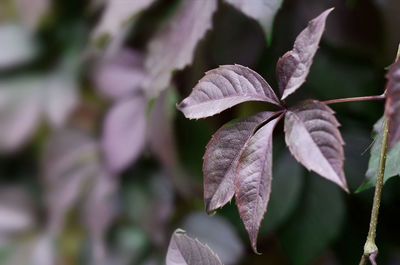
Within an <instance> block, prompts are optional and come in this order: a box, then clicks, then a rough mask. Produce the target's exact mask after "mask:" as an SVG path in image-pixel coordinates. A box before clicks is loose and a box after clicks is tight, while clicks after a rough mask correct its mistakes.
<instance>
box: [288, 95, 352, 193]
mask: <svg viewBox="0 0 400 265" xmlns="http://www.w3.org/2000/svg"><path fill="white" fill-rule="evenodd" d="M339 125H340V124H339V122H338V121H337V120H336V118H335V116H334V111H333V110H332V109H330V108H329V107H328V106H327V105H326V104H324V103H322V102H319V101H316V100H307V101H304V102H303V103H302V104H300V105H298V106H297V107H295V108H292V109H289V110H288V111H287V113H286V117H285V140H286V144H287V146H288V147H289V150H290V152H291V153H292V154H293V156H294V157H295V158H296V159H297V161H299V162H300V163H301V164H302V165H303V166H305V167H306V168H307V169H308V170H312V171H314V172H316V173H318V174H319V175H321V176H322V177H324V178H326V179H328V180H330V181H332V182H334V183H336V184H338V185H339V186H340V187H341V188H343V189H344V190H345V191H348V188H347V183H346V179H345V176H344V171H343V161H344V152H343V145H344V142H343V139H342V136H341V134H340V131H339V129H338V127H339Z"/></svg>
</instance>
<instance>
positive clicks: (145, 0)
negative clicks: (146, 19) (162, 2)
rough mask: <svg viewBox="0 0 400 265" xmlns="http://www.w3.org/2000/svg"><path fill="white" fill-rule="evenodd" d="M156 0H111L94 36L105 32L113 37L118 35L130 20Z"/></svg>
mask: <svg viewBox="0 0 400 265" xmlns="http://www.w3.org/2000/svg"><path fill="white" fill-rule="evenodd" d="M153 2H154V0H135V1H131V0H109V1H108V2H107V6H106V7H105V11H104V13H103V15H102V17H101V19H100V22H99V24H98V25H97V27H96V29H95V31H94V37H95V38H97V37H100V36H101V35H103V34H107V35H108V36H111V37H113V36H114V35H116V34H117V33H118V32H119V31H120V30H121V29H122V28H123V27H124V26H126V24H127V23H128V22H129V20H130V19H131V18H132V17H133V16H134V15H136V14H137V13H139V12H140V11H142V10H143V9H146V8H147V7H148V6H150V5H151V4H152V3H153Z"/></svg>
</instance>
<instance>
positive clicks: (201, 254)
mask: <svg viewBox="0 0 400 265" xmlns="http://www.w3.org/2000/svg"><path fill="white" fill-rule="evenodd" d="M166 265H222V263H221V261H220V260H219V258H218V257H217V256H216V255H215V254H214V253H213V252H212V251H211V249H210V248H209V247H208V246H207V245H203V244H202V243H201V242H199V241H198V240H197V239H192V238H190V237H188V236H187V235H186V234H185V231H183V230H181V229H177V230H175V232H174V234H173V235H172V237H171V241H170V243H169V246H168V252H167V258H166Z"/></svg>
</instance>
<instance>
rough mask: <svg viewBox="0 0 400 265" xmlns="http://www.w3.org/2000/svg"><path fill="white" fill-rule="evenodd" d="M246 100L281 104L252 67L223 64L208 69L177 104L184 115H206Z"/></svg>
mask: <svg viewBox="0 0 400 265" xmlns="http://www.w3.org/2000/svg"><path fill="white" fill-rule="evenodd" d="M245 101H265V102H269V103H272V104H275V105H278V106H280V103H279V100H278V98H277V97H276V95H275V93H274V91H273V90H272V88H271V87H270V86H269V85H268V83H267V82H266V81H265V80H264V79H263V78H262V77H261V76H260V75H259V74H257V73H256V72H254V71H253V70H251V69H249V68H247V67H244V66H241V65H223V66H220V67H219V68H216V69H213V70H211V71H208V72H207V73H206V75H205V76H204V77H203V78H202V79H200V81H199V83H198V84H197V85H196V86H195V87H194V88H193V91H192V93H191V94H190V95H189V97H187V98H185V99H184V100H183V101H182V102H181V103H180V104H179V106H178V109H179V110H181V111H182V112H183V113H184V114H185V116H186V118H189V119H199V118H205V117H209V116H212V115H215V114H217V113H220V112H221V111H223V110H226V109H228V108H230V107H233V106H234V105H237V104H239V103H242V102H245Z"/></svg>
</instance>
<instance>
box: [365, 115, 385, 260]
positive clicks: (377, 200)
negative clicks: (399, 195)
mask: <svg viewBox="0 0 400 265" xmlns="http://www.w3.org/2000/svg"><path fill="white" fill-rule="evenodd" d="M384 126H385V127H384V129H383V137H382V147H381V154H380V157H379V168H378V176H377V178H376V186H375V194H374V203H373V205H372V211H371V221H370V223H369V231H368V236H367V240H366V242H365V245H364V253H363V255H362V257H361V261H360V264H359V265H364V264H366V262H367V258H368V257H369V258H370V260H371V263H372V264H375V257H376V255H377V254H378V247H377V246H376V244H375V238H376V225H377V224H378V214H379V206H380V204H381V196H382V187H383V177H384V175H385V165H386V150H387V141H388V135H389V121H388V120H387V119H385V125H384Z"/></svg>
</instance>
